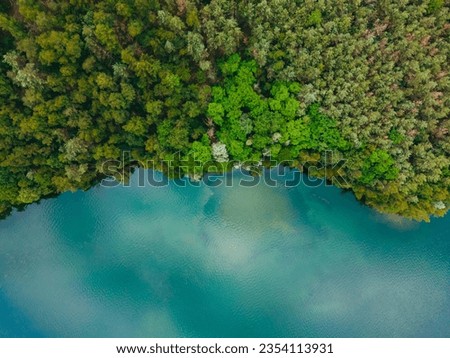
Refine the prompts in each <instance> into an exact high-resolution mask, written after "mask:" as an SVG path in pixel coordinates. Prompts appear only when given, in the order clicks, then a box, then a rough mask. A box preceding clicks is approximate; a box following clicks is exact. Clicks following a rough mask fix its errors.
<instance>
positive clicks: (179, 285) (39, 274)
mask: <svg viewBox="0 0 450 358" xmlns="http://www.w3.org/2000/svg"><path fill="white" fill-rule="evenodd" d="M133 179H134V180H133V182H134V184H132V186H131V187H128V188H124V187H116V188H114V189H111V188H101V187H97V188H94V189H92V190H90V191H88V192H85V193H83V192H77V193H74V194H72V193H67V194H64V195H61V196H60V197H58V198H55V199H50V200H45V201H43V202H42V203H41V204H39V205H32V206H30V207H28V208H27V209H26V211H25V212H20V213H19V212H16V213H14V214H13V215H12V216H10V217H9V218H7V219H6V220H3V221H0V336H2V337H23V336H26V337H317V336H325V337H349V336H355V337H359V336H361V337H450V324H449V322H450V239H449V238H450V217H448V216H447V217H446V218H443V219H434V220H433V221H432V223H431V224H425V223H415V222H410V221H406V220H398V219H395V218H391V217H388V216H383V215H380V214H377V213H376V212H375V211H373V210H371V209H369V208H367V207H365V206H362V205H360V204H359V203H358V202H357V201H356V200H355V199H354V197H353V196H352V195H351V194H348V193H347V194H343V193H342V192H341V191H340V190H338V189H336V188H333V187H324V186H321V187H318V188H308V187H305V186H303V185H302V186H298V187H295V188H286V187H284V186H283V185H282V182H280V185H279V186H278V187H276V188H273V187H268V186H267V185H264V184H261V185H258V186H257V187H252V188H247V187H239V186H237V185H235V186H233V187H225V186H219V187H208V186H206V185H205V184H202V185H200V186H187V187H184V188H183V187H179V186H177V185H175V184H174V183H171V184H170V185H169V186H167V187H161V188H155V187H149V186H147V187H144V188H139V187H137V185H136V179H137V174H135V175H134V176H133Z"/></svg>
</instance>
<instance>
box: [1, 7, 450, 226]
mask: <svg viewBox="0 0 450 358" xmlns="http://www.w3.org/2000/svg"><path fill="white" fill-rule="evenodd" d="M449 55H450V2H449V1H447V0H423V1H422V0H420V1H419V0H399V1H388V0H366V1H362V0H327V1H325V0H317V1H316V0H203V1H202V0H101V1H93V0H17V1H12V0H11V1H8V0H1V1H0V215H3V216H4V215H7V214H8V213H10V212H11V210H12V209H13V208H23V207H24V206H26V205H28V204H31V203H34V202H37V201H39V200H40V199H41V198H45V197H49V196H53V195H57V194H59V193H63V192H66V191H76V190H87V189H89V188H90V187H92V186H94V185H96V184H98V183H99V181H100V180H102V179H103V178H105V177H108V176H110V175H111V172H110V170H111V168H110V167H108V166H105V165H104V163H105V162H108V161H122V157H123V153H124V152H130V158H132V160H131V159H130V161H129V162H124V163H123V165H124V166H129V167H133V166H136V165H137V164H136V163H146V162H148V161H152V162H155V163H163V162H167V161H173V162H174V163H175V165H176V164H177V163H181V162H183V163H186V161H187V162H189V163H192V166H189V165H188V166H185V165H184V164H183V166H182V167H181V166H180V167H181V169H180V170H179V171H178V174H177V175H190V176H192V177H201V175H202V174H204V173H198V166H196V165H195V164H194V163H196V162H201V163H209V164H208V165H205V166H203V169H202V171H205V172H207V171H209V170H212V169H211V168H216V170H217V168H222V169H223V170H230V168H232V166H233V164H235V163H236V162H249V161H253V162H255V163H263V165H264V163H265V161H267V160H269V159H270V160H276V161H279V162H289V163H290V165H291V166H293V167H296V168H299V169H301V170H304V169H305V165H304V163H317V165H316V166H315V167H316V168H321V169H316V172H315V173H314V174H315V175H317V176H318V177H321V176H325V175H329V171H327V170H326V166H330V165H333V163H335V161H337V160H341V159H345V165H344V166H343V167H340V168H339V171H340V173H339V174H340V175H342V176H343V177H344V178H345V181H342V182H336V183H335V185H337V186H339V187H341V188H342V189H343V190H349V191H352V192H353V193H354V195H355V196H356V198H357V199H358V200H360V201H361V202H362V203H365V204H366V205H369V206H371V207H373V208H375V209H377V210H378V211H380V212H383V213H391V214H397V215H401V216H403V217H407V218H411V219H415V220H421V221H429V220H430V217H432V216H443V215H445V214H446V212H447V210H448V207H449V205H450V155H449V152H450V137H449V130H450V77H449V63H450V59H449ZM330 152H332V153H333V155H332V157H333V160H332V161H331V163H330V161H329V160H325V159H326V158H325V157H326V156H327V154H326V153H330ZM181 159H183V160H181ZM157 169H161V170H164V167H163V165H162V164H161V166H158V164H157ZM168 174H170V173H168ZM172 174H173V173H172ZM126 179H127V178H121V180H126Z"/></svg>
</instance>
